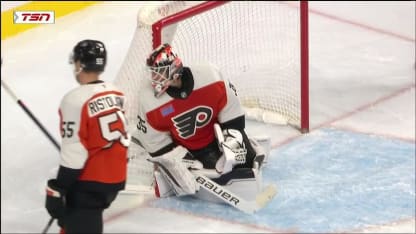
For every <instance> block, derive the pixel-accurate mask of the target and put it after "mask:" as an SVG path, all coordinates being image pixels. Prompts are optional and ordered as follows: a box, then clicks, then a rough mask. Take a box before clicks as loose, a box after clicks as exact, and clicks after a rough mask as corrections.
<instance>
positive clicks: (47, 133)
mask: <svg viewBox="0 0 416 234" xmlns="http://www.w3.org/2000/svg"><path fill="white" fill-rule="evenodd" d="M1 67H3V58H1ZM1 85H2V86H3V87H4V89H5V90H6V91H7V93H8V94H9V95H10V96H11V97H12V98H13V100H14V101H16V102H17V104H19V106H20V107H21V108H22V109H23V110H24V111H25V113H26V114H27V115H29V117H30V118H31V119H32V120H33V122H35V124H36V125H37V126H38V127H39V128H40V130H42V132H43V133H44V134H45V135H46V137H48V139H49V140H50V141H51V142H52V144H53V145H54V146H55V147H56V149H58V151H59V150H61V147H60V146H59V144H58V142H57V141H56V140H55V138H53V137H52V135H51V134H49V132H48V130H46V128H45V127H44V126H43V125H42V124H41V123H40V122H39V120H38V119H37V118H36V117H35V116H34V115H33V114H32V112H31V111H30V110H29V108H27V107H26V105H25V104H24V103H23V101H21V100H20V99H19V98H17V96H16V95H15V94H14V92H13V91H12V90H11V89H10V87H9V86H8V85H7V84H6V82H4V81H3V79H1ZM54 220H55V219H54V218H52V217H51V218H50V219H49V221H48V223H47V224H46V227H45V228H44V229H43V232H42V233H46V232H47V231H48V230H49V228H50V227H51V225H52V223H53V221H54Z"/></svg>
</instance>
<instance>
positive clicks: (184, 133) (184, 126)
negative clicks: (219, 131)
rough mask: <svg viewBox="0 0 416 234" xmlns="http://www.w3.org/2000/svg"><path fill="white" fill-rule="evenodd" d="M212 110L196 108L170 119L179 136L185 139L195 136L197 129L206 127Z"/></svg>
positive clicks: (206, 107)
mask: <svg viewBox="0 0 416 234" xmlns="http://www.w3.org/2000/svg"><path fill="white" fill-rule="evenodd" d="M212 112H213V111H212V108H210V107H208V106H197V107H195V108H192V109H191V110H188V111H186V112H183V113H181V114H180V115H177V116H175V117H173V118H172V121H173V123H174V125H175V127H176V131H177V132H178V133H179V136H180V137H182V138H184V139H186V138H189V137H191V136H193V135H195V131H196V129H197V128H202V127H204V126H205V125H207V124H208V123H209V122H210V121H211V118H212Z"/></svg>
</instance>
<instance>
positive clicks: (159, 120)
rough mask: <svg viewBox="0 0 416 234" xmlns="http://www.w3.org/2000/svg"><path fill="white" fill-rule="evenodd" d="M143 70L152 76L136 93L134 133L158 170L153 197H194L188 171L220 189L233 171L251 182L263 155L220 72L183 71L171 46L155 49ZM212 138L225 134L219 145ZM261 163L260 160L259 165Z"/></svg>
mask: <svg viewBox="0 0 416 234" xmlns="http://www.w3.org/2000/svg"><path fill="white" fill-rule="evenodd" d="M147 66H148V68H149V69H150V73H151V74H149V78H150V79H149V81H148V82H149V85H148V86H146V85H144V88H142V90H140V92H139V95H140V96H139V97H140V98H139V100H140V103H139V115H138V118H139V120H138V124H137V128H138V130H139V133H138V139H139V141H140V142H141V143H142V145H143V147H144V148H145V149H146V151H147V152H148V153H149V154H150V156H151V157H152V158H151V159H150V161H152V162H153V163H155V164H156V165H157V166H158V169H157V170H156V171H155V173H154V174H155V178H156V182H157V187H156V196H161V197H164V196H169V195H172V192H174V193H175V194H176V195H177V196H181V195H188V194H195V193H196V192H197V191H198V190H199V185H198V184H195V177H194V176H193V175H192V173H191V172H190V171H189V170H188V168H190V167H191V168H192V169H199V170H201V172H202V171H203V172H205V173H207V174H206V175H207V176H210V178H215V179H216V181H217V182H218V183H220V184H225V183H226V182H227V181H228V180H229V179H230V177H232V176H230V173H232V172H233V171H234V170H235V169H236V168H242V169H245V173H240V175H238V176H240V177H241V176H243V177H244V176H249V177H254V175H253V173H252V170H251V169H252V167H253V162H254V161H255V160H254V158H255V157H256V156H260V155H259V154H262V152H260V151H261V149H260V147H259V146H258V145H257V144H256V143H255V142H254V141H252V140H249V138H248V137H247V134H246V133H245V130H244V128H245V116H244V111H243V109H242V106H241V105H240V102H239V100H238V98H237V92H236V89H235V87H234V86H233V85H232V84H231V83H230V82H229V81H227V80H224V79H223V77H222V75H221V73H220V72H219V70H218V69H216V68H215V67H214V66H213V65H210V64H202V65H195V66H192V67H186V66H183V64H182V61H181V59H180V58H179V57H178V56H177V54H175V53H174V51H173V50H172V47H171V46H170V45H169V44H163V45H161V46H159V47H158V48H157V49H155V50H154V51H153V52H152V53H151V54H150V56H149V57H148V59H147ZM149 87H153V89H150V88H149ZM215 124H219V125H218V126H220V127H219V128H218V127H217V129H218V131H215V130H214V125H215ZM216 134H219V135H223V136H221V137H223V138H224V141H223V142H221V143H220V144H218V139H217V137H216ZM226 152H227V154H226ZM263 158H264V155H263V157H258V160H257V161H258V164H257V166H260V165H261V163H262V160H261V159H263ZM259 164H260V165H259ZM247 172H248V173H247Z"/></svg>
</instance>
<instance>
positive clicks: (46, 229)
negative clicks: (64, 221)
mask: <svg viewBox="0 0 416 234" xmlns="http://www.w3.org/2000/svg"><path fill="white" fill-rule="evenodd" d="M54 220H55V219H54V218H51V219H49V221H48V223H47V224H46V227H45V228H44V229H43V231H42V234H45V233H47V232H48V230H49V228H50V227H51V225H52V223H53V221H54Z"/></svg>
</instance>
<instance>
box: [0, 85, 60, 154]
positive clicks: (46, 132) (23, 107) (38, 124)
mask: <svg viewBox="0 0 416 234" xmlns="http://www.w3.org/2000/svg"><path fill="white" fill-rule="evenodd" d="M1 85H2V86H3V87H4V89H5V90H6V91H7V93H9V95H10V96H11V97H12V98H13V100H15V101H16V102H17V104H19V106H20V107H21V108H22V109H23V110H24V111H25V113H26V114H27V115H28V116H29V117H30V118H31V119H32V120H33V122H35V124H36V125H37V126H38V127H39V129H40V130H42V132H43V133H44V134H45V136H46V137H48V139H49V140H50V141H51V142H52V144H53V145H54V146H55V147H56V149H58V150H60V149H61V147H60V146H59V144H58V142H57V141H56V140H55V139H54V138H53V137H52V135H51V134H49V132H48V130H46V128H45V127H44V126H43V125H42V124H41V123H40V122H39V120H38V119H37V118H36V117H35V116H34V115H33V113H32V112H31V111H30V110H29V108H27V106H26V105H25V104H24V103H23V101H22V100H20V99H19V98H18V97H17V96H16V95H15V94H14V92H13V91H12V90H11V89H10V87H9V86H8V85H7V84H6V82H4V81H3V80H1Z"/></svg>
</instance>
